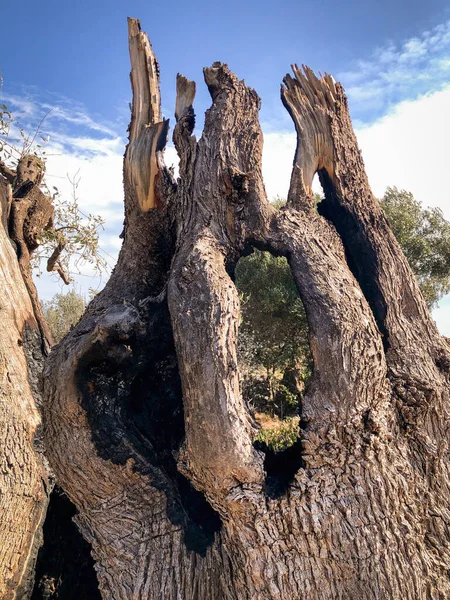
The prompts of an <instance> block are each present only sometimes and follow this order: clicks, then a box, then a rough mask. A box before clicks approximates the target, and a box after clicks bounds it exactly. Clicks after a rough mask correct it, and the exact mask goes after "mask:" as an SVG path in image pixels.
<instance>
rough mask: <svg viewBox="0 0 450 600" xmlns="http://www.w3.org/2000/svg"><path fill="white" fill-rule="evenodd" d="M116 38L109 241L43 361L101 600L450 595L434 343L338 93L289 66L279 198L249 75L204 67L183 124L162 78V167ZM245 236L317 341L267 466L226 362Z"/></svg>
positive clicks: (133, 42)
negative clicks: (117, 206) (119, 67)
mask: <svg viewBox="0 0 450 600" xmlns="http://www.w3.org/2000/svg"><path fill="white" fill-rule="evenodd" d="M129 42H130V53H131V63H132V74H131V81H132V87H133V108H132V120H131V126H130V142H129V145H128V147H127V151H126V155H125V162H124V181H125V227H124V233H123V237H124V242H123V247H122V251H121V254H120V258H119V262H118V264H117V266H116V268H115V270H114V273H113V275H112V277H111V279H110V281H109V282H108V284H107V286H106V288H105V290H104V291H103V292H102V293H101V294H99V295H98V296H97V297H96V298H95V299H94V301H93V302H92V303H91V304H90V306H89V308H88V310H87V312H86V315H85V316H84V318H83V319H82V321H81V322H80V324H79V325H78V326H77V328H76V329H74V330H73V331H72V332H71V334H69V336H68V337H67V338H66V339H65V340H64V341H63V342H62V343H61V344H60V345H59V346H58V347H57V348H56V350H54V351H53V352H52V354H51V355H50V358H49V360H48V362H47V367H46V372H45V392H46V399H45V416H46V430H45V435H46V440H47V452H48V456H49V459H50V462H51V464H52V466H53V468H54V469H55V471H56V473H57V476H58V479H59V481H60V484H61V485H62V487H63V488H64V490H65V491H66V492H67V493H68V494H69V496H70V498H71V499H72V501H73V502H74V503H75V505H76V506H77V508H78V510H79V514H78V515H77V518H76V519H77V524H78V526H79V528H80V529H81V531H82V533H83V535H84V536H85V538H86V539H87V540H88V541H89V542H91V544H92V549H93V550H92V552H93V557H94V559H95V561H96V569H97V574H98V579H99V585H100V590H101V593H102V595H103V597H104V598H114V599H130V598H134V599H138V598H139V599H144V598H145V599H147V598H155V599H156V598H161V599H164V600H169V599H173V600H175V599H179V598H183V599H202V600H207V599H210V600H213V599H214V600H217V599H219V598H220V599H234V600H238V599H239V600H243V599H251V600H268V599H277V600H281V599H283V600H292V599H296V598H304V599H308V600H318V599H328V600H331V599H333V600H334V599H339V598H340V599H346V600H347V599H352V600H368V599H378V600H379V599H385V600H388V599H389V600H390V599H409V600H417V599H434V600H437V599H441V600H444V599H445V598H448V597H449V596H450V579H449V572H450V570H449V569H450V545H449V539H450V538H449V526H448V523H449V519H450V513H449V508H450V490H449V467H448V423H449V414H448V390H449V367H450V349H449V347H448V345H447V343H446V341H445V340H444V339H443V338H442V337H440V336H439V334H438V332H437V330H436V327H435V324H434V323H433V321H432V320H431V318H430V316H429V314H428V312H427V309H426V306H425V303H424V301H423V299H422V297H421V295H420V292H419V289H418V286H417V284H416V282H415V279H414V276H413V274H412V272H411V270H410V269H409V267H408V265H407V262H406V260H405V258H404V257H403V255H402V252H401V250H400V248H399V246H398V244H397V242H396V240H395V238H394V236H393V234H392V233H391V231H390V229H389V226H388V224H387V221H386V219H385V217H384V216H383V213H382V212H381V210H380V208H379V205H378V203H377V201H376V200H375V199H374V198H373V196H372V193H371V191H370V188H369V185H368V182H367V177H366V174H365V171H364V166H363V163H362V159H361V155H360V152H359V150H358V147H357V144H356V140H355V136H354V133H353V130H352V126H351V122H350V117H349V113H348V108H347V102H346V98H345V95H344V91H343V89H342V87H341V86H340V85H339V84H337V83H335V82H334V81H333V79H332V78H331V77H330V76H328V75H327V76H325V77H322V78H320V79H319V78H317V77H316V76H315V75H314V73H312V72H311V71H310V70H309V69H307V68H305V69H304V70H303V71H301V70H299V69H298V68H297V67H294V76H293V77H291V76H286V78H285V80H284V85H283V87H282V100H283V103H284V105H285V106H286V108H287V109H288V111H289V113H290V114H291V116H292V118H293V121H294V123H295V126H296V129H297V135H298V145H297V152H296V156H295V161H294V168H293V174H292V181H291V187H290V192H289V197H288V203H287V206H286V208H285V209H283V210H281V211H277V210H275V209H274V208H273V207H272V206H271V205H270V204H269V202H268V201H267V197H266V193H265V190H264V184H263V180H262V174H261V152H262V143H263V138H262V133H261V130H260V126H259V122H258V111H259V107H260V100H259V97H258V95H257V94H256V92H255V91H253V90H252V89H250V88H248V87H247V86H246V85H245V83H244V82H242V81H239V80H238V79H237V77H236V76H235V75H234V74H232V73H231V72H230V71H229V69H228V67H227V66H226V65H224V64H221V63H214V64H213V65H212V67H211V68H207V69H205V71H204V76H205V82H206V85H207V86H208V89H209V91H210V94H211V97H212V106H211V108H210V109H209V110H208V111H207V113H206V120H205V127H204V131H203V134H202V137H201V139H200V140H199V141H197V140H196V138H195V137H194V136H193V135H192V132H193V129H194V111H193V107H192V105H193V100H194V95H195V84H194V83H193V82H191V81H189V80H187V79H186V78H184V77H183V76H181V75H179V76H178V79H177V103H176V119H177V123H176V126H175V130H174V134H173V138H174V143H175V145H176V148H177V151H178V154H179V156H180V176H179V179H178V180H177V182H174V181H173V180H172V178H171V176H170V173H169V172H168V171H167V169H166V168H165V166H164V163H163V159H162V153H161V152H162V150H163V148H164V144H165V140H166V135H167V131H168V123H167V122H166V121H164V120H162V117H161V113H160V100H159V87H158V65H157V62H156V58H155V55H154V54H153V51H152V49H151V46H150V44H149V41H148V39H147V37H146V35H145V34H144V33H142V32H141V31H140V27H139V23H138V22H137V21H135V20H130V21H129ZM316 172H318V173H319V175H320V178H321V181H322V184H323V186H324V189H325V200H324V201H323V202H322V203H321V204H320V206H319V210H318V211H317V210H316V208H315V206H314V203H313V198H312V191H311V185H312V179H313V175H314V173H316ZM252 246H254V247H257V248H260V249H264V250H268V251H270V252H272V253H274V254H276V255H283V256H286V257H287V258H288V260H289V264H290V266H291V270H292V273H293V276H294V278H295V281H296V284H297V286H298V291H299V294H300V296H301V299H302V301H303V303H304V305H305V309H306V313H307V317H308V323H309V328H310V341H311V349H312V353H313V358H314V372H313V376H312V380H311V382H310V385H309V388H308V390H307V392H306V394H305V398H304V402H303V406H302V416H301V417H302V423H303V428H302V432H301V439H300V440H299V442H298V443H297V444H296V445H295V447H294V448H293V449H292V451H291V452H290V453H289V455H288V456H284V457H280V460H279V461H278V462H277V461H272V462H271V463H270V465H269V464H268V461H266V462H264V456H263V455H262V453H260V452H258V451H257V450H256V449H255V448H254V445H253V438H254V434H255V431H254V426H253V424H252V421H251V419H250V418H249V415H248V414H247V411H246V407H245V405H244V403H243V400H242V396H241V393H240V390H239V380H238V364H237V358H236V343H237V336H238V318H239V299H238V294H237V292H236V288H235V286H234V283H233V272H234V267H235V265H236V263H237V261H238V260H239V258H240V256H242V255H243V254H244V253H247V252H248V251H249V248H250V247H252ZM283 461H284V462H283Z"/></svg>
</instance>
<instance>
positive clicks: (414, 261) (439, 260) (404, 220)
mask: <svg viewBox="0 0 450 600" xmlns="http://www.w3.org/2000/svg"><path fill="white" fill-rule="evenodd" d="M381 205H382V207H383V210H384V212H385V214H386V216H387V218H388V220H389V223H390V225H391V227H392V230H393V232H394V234H395V236H396V238H397V240H398V242H399V244H400V246H401V248H402V250H403V252H404V254H405V256H406V258H407V259H408V262H409V264H410V266H411V268H412V270H413V271H414V273H415V275H416V277H417V280H418V282H419V285H420V289H421V290H422V294H423V296H424V298H425V300H426V302H427V304H428V307H429V308H432V307H433V306H435V305H436V304H437V302H438V300H439V299H440V298H442V296H443V295H444V294H447V293H449V292H450V223H449V222H448V221H446V219H445V218H444V215H443V214H442V211H441V210H440V209H439V208H423V206H422V204H421V203H420V202H419V201H418V200H416V199H415V198H414V196H413V195H412V194H411V193H410V192H407V191H405V190H398V189H397V188H395V187H393V188H387V190H386V193H385V194H384V197H383V199H382V200H381Z"/></svg>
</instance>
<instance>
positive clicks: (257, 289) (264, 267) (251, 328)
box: [236, 250, 309, 378]
mask: <svg viewBox="0 0 450 600" xmlns="http://www.w3.org/2000/svg"><path fill="white" fill-rule="evenodd" d="M236 286H237V289H238V290H239V293H240V299H241V312H242V323H241V324H240V329H239V332H240V340H241V348H240V350H241V357H242V358H243V359H244V364H246V365H247V367H248V368H249V369H250V370H251V369H252V368H254V367H259V366H262V367H264V369H265V370H266V372H267V375H268V377H269V378H270V377H271V376H273V375H274V374H275V373H276V372H277V371H283V372H284V370H285V369H287V368H288V367H293V366H295V367H298V366H299V357H302V359H301V363H302V366H303V368H304V370H305V373H306V371H307V368H308V366H309V363H308V360H303V358H304V357H305V356H306V355H307V354H308V351H309V345H308V339H307V324H306V315H305V311H304V308H303V304H302V302H301V300H300V298H299V295H298V292H297V288H296V287H295V283H294V281H293V279H292V275H291V271H290V268H289V265H288V263H287V260H286V259H285V258H284V257H275V256H272V255H271V254H269V253H268V252H261V251H260V250H255V251H254V252H253V253H252V254H251V255H250V256H247V257H245V258H242V259H241V260H240V261H239V263H238V265H237V267H236Z"/></svg>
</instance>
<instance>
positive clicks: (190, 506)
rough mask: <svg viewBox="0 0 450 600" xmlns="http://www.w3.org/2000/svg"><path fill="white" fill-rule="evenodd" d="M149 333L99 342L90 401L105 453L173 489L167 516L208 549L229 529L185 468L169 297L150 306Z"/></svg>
mask: <svg viewBox="0 0 450 600" xmlns="http://www.w3.org/2000/svg"><path fill="white" fill-rule="evenodd" d="M146 311H147V312H146V313H145V314H143V315H142V320H143V321H144V322H146V323H147V326H146V331H145V334H144V335H143V334H142V332H141V333H139V334H136V335H135V336H131V338H130V339H129V340H127V342H126V345H125V344H122V343H120V341H118V342H117V343H114V344H111V345H110V346H109V345H107V346H105V345H103V346H97V347H96V346H94V347H93V348H92V349H91V351H90V352H89V353H88V355H85V357H84V358H83V361H82V363H81V364H80V368H79V371H78V383H79V386H80V389H81V390H82V392H83V406H84V408H85V410H86V412H87V415H88V419H89V422H90V424H91V428H92V432H93V439H94V442H95V444H96V447H97V451H98V453H99V455H100V456H101V457H102V458H104V459H106V460H111V461H113V462H115V463H118V464H125V463H126V461H127V460H128V459H129V458H130V457H132V458H133V459H134V464H135V468H136V469H137V470H138V471H139V472H141V473H143V474H145V475H148V476H150V480H151V484H152V486H153V487H155V488H156V489H158V490H160V491H163V492H164V493H165V494H166V496H167V516H168V518H169V519H170V521H171V522H172V523H173V524H175V525H179V526H182V527H183V529H184V541H185V544H186V547H187V548H188V549H189V550H191V551H195V552H198V553H199V554H201V555H204V554H205V552H206V549H207V548H208V547H209V546H210V545H211V544H212V543H213V540H214V536H215V533H216V532H217V531H219V530H220V528H221V520H220V517H219V515H218V513H217V512H216V511H215V510H214V509H213V508H212V507H211V506H210V505H209V503H208V502H207V500H206V499H205V497H204V496H203V494H202V493H201V492H199V491H197V490H196V489H195V488H194V487H193V486H192V485H191V483H190V482H189V481H188V479H186V477H184V476H183V475H182V474H181V473H179V471H178V470H177V465H176V459H175V453H176V451H177V450H178V449H179V447H180V445H181V443H182V441H183V439H184V413H183V399H182V392H181V382H180V377H179V373H178V365H177V358H176V353H175V347H174V341H173V334H172V326H171V323H170V318H169V312H168V308H167V304H166V303H165V302H164V303H162V304H155V305H153V306H151V307H150V309H146Z"/></svg>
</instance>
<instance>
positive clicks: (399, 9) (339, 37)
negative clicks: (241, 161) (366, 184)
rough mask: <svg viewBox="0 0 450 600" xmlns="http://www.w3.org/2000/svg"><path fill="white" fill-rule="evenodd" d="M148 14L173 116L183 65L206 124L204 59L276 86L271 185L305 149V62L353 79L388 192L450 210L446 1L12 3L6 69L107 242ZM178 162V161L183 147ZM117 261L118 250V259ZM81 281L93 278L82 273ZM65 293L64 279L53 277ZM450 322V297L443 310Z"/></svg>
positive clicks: (370, 150)
mask: <svg viewBox="0 0 450 600" xmlns="http://www.w3.org/2000/svg"><path fill="white" fill-rule="evenodd" d="M127 16H133V17H137V18H139V19H140V20H141V23H142V26H143V29H144V30H146V31H147V32H148V33H149V36H150V39H151V41H152V44H153V47H154V49H155V51H156V53H157V56H158V59H159V62H160V66H161V78H162V79H161V88H162V104H163V112H164V114H165V116H168V117H172V113H173V107H174V100H175V77H176V74H177V72H181V73H183V74H184V75H186V76H188V77H189V78H191V79H194V80H196V81H197V83H198V86H197V89H198V93H197V98H196V102H195V108H196V112H197V127H198V129H199V130H201V126H202V123H203V113H204V111H205V110H206V108H207V107H208V106H209V103H210V101H209V96H208V93H207V90H206V87H205V86H204V85H203V83H202V81H203V76H202V68H203V67H204V66H206V65H209V64H211V63H212V62H213V61H216V60H221V61H224V62H227V63H228V64H229V65H230V67H231V68H232V69H233V70H234V71H235V72H236V73H237V74H238V75H239V77H241V78H244V79H245V80H246V82H247V83H248V84H249V85H252V86H253V87H254V88H255V89H256V90H257V91H258V93H259V94H260V96H261V98H262V110H261V123H262V126H263V131H264V134H265V154H264V175H265V181H266V187H267V191H268V194H269V197H271V196H274V195H276V194H280V195H285V194H286V192H287V186H288V182H289V175H290V169H291V165H292V158H293V153H294V148H295V136H294V135H293V127H292V124H291V122H290V119H289V117H288V115H287V113H286V111H285V110H284V109H283V107H282V106H281V103H280V100H279V87H280V82H281V80H282V77H283V76H284V75H285V73H286V72H287V71H288V70H289V65H290V63H292V62H297V63H298V64H301V63H306V64H308V65H309V66H310V67H312V68H314V69H316V70H318V71H322V72H324V71H327V72H329V73H331V74H332V75H333V76H334V77H335V78H336V79H338V80H340V81H341V82H342V83H343V84H344V86H345V88H346V90H347V94H348V96H349V102H350V108H351V114H352V118H353V122H354V125H355V129H356V131H357V135H358V140H359V143H360V146H361V149H362V151H363V156H364V159H365V163H366V167H367V171H368V174H369V179H370V181H371V185H372V188H373V190H374V193H375V194H376V195H381V194H382V193H383V191H384V189H385V187H386V186H387V185H397V186H398V187H403V188H406V189H409V190H411V191H412V192H413V193H414V194H415V195H416V197H418V198H419V199H420V200H421V201H422V202H423V203H424V204H427V205H438V206H440V207H441V208H442V209H443V210H444V212H445V214H446V216H447V218H449V219H450V195H449V193H448V192H447V191H446V190H445V188H442V186H441V185H440V182H439V179H438V174H439V172H442V171H445V170H447V169H448V167H447V162H448V160H446V156H447V157H448V156H449V154H450V152H449V150H448V147H447V146H448V143H447V140H448V139H450V6H449V5H448V2H445V1H443V0H431V1H428V2H426V3H425V2H423V1H421V2H418V1H417V0H412V1H411V0H402V1H399V0H390V1H386V0H381V1H378V2H376V3H375V2H361V1H356V0H352V1H341V2H334V1H331V0H315V1H314V2H313V1H307V2H305V1H304V2H299V1H297V2H294V1H282V2H278V3H274V2H267V1H265V0H264V1H260V2H254V1H251V2H237V1H235V0H231V1H228V2H226V3H217V2H216V3H211V2H210V3H206V2H191V3H187V2H183V3H181V2H172V3H161V2H160V3H156V2H154V3H151V2H140V1H131V2H126V3H125V2H118V1H114V0H112V1H109V2H105V1H99V0H91V1H90V2H87V1H86V0H81V1H79V2H77V3H72V2H66V3H62V2H60V1H59V2H56V1H53V0H52V1H48V0H42V1H41V2H40V3H36V2H30V1H28V2H26V1H25V2H21V3H12V2H10V3H7V4H6V5H5V6H2V22H3V23H4V24H7V26H5V25H4V26H3V28H2V32H1V35H0V74H1V75H2V77H3V90H2V92H1V94H0V101H4V102H6V103H7V104H8V105H9V106H10V107H11V108H12V109H13V111H14V113H15V114H16V115H17V116H18V117H19V118H20V122H21V124H22V125H23V126H24V127H25V128H27V129H30V130H32V129H33V127H35V126H36V123H37V122H39V120H40V118H41V117H42V116H44V115H46V114H47V113H48V111H49V110H51V112H50V113H49V114H48V115H47V117H46V118H45V121H44V123H43V126H42V128H43V133H44V134H45V135H46V136H47V135H49V137H50V139H49V142H48V155H49V161H48V172H49V174H50V176H51V178H53V179H52V183H54V184H56V185H58V187H59V188H60V189H62V191H63V192H64V191H66V190H67V181H66V180H65V174H66V173H69V174H72V175H73V174H74V173H75V172H76V171H77V170H78V169H80V176H81V183H80V188H79V196H80V202H81V204H82V205H83V206H84V207H85V209H86V210H90V211H91V212H98V213H101V214H102V215H103V216H104V217H105V219H106V225H107V226H106V231H105V233H104V234H103V237H102V243H103V245H104V247H105V249H106V251H107V252H108V253H109V254H111V256H115V255H116V254H117V251H118V249H119V240H118V237H117V236H118V233H119V232H120V228H121V223H122V206H121V202H122V189H121V178H122V173H121V157H122V154H123V150H124V145H125V142H126V127H127V124H128V120H129V115H128V102H129V101H130V95H131V94H130V87H129V58H128V49H127V23H126V17H127ZM166 162H168V163H170V162H176V156H175V153H174V151H173V148H169V150H168V151H167V158H166ZM112 260H113V259H112ZM78 285H79V286H80V289H87V287H89V286H91V285H92V282H91V281H90V280H89V278H87V277H85V276H84V277H79V278H78ZM39 288H40V292H41V295H42V296H44V297H48V296H51V295H52V293H54V292H55V291H58V290H59V284H57V283H51V282H50V281H49V280H48V278H47V279H46V280H42V282H40V284H39ZM435 315H436V318H437V321H438V324H439V326H440V328H441V330H443V331H445V332H446V333H447V335H450V299H446V300H444V301H443V302H442V303H441V309H440V310H439V311H437V312H436V313H435Z"/></svg>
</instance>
